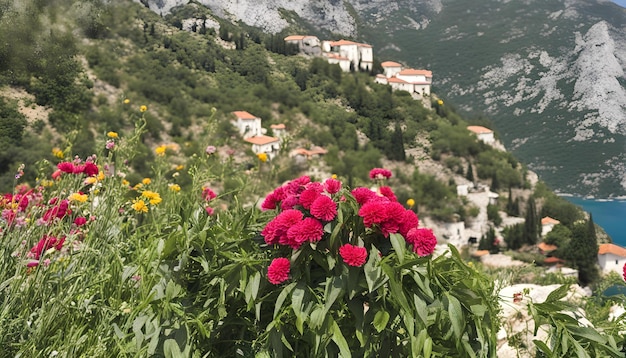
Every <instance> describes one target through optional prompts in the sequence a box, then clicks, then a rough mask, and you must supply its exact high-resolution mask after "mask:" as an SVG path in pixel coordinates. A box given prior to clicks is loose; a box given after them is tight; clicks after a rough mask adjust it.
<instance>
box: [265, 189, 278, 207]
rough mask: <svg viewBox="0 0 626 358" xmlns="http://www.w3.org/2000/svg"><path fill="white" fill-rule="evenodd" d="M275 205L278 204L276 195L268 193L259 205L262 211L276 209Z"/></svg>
mask: <svg viewBox="0 0 626 358" xmlns="http://www.w3.org/2000/svg"><path fill="white" fill-rule="evenodd" d="M276 204H278V198H277V197H276V194H275V193H270V194H269V195H268V196H266V197H265V200H263V203H262V204H261V209H262V210H272V209H276Z"/></svg>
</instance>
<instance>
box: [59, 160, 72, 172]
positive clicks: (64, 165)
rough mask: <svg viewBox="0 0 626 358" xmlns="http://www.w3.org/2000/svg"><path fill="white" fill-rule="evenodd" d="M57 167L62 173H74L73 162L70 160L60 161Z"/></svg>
mask: <svg viewBox="0 0 626 358" xmlns="http://www.w3.org/2000/svg"><path fill="white" fill-rule="evenodd" d="M57 168H58V169H59V170H60V171H62V172H63V173H74V164H73V163H71V162H61V163H59V164H57Z"/></svg>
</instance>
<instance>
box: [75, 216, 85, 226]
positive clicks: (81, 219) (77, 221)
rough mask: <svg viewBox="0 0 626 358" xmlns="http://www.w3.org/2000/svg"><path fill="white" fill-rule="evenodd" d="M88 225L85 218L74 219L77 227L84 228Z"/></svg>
mask: <svg viewBox="0 0 626 358" xmlns="http://www.w3.org/2000/svg"><path fill="white" fill-rule="evenodd" d="M86 223H87V219H86V218H85V217H84V216H79V217H77V218H76V219H74V225H76V226H83V225H85V224H86Z"/></svg>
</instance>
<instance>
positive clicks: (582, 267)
mask: <svg viewBox="0 0 626 358" xmlns="http://www.w3.org/2000/svg"><path fill="white" fill-rule="evenodd" d="M592 225H593V228H592ZM565 259H566V260H568V261H569V263H570V264H571V265H572V266H573V267H574V268H576V269H577V270H578V282H579V283H580V285H581V286H587V285H589V284H591V283H593V282H595V281H597V280H598V278H599V277H600V274H599V271H598V266H597V264H598V241H597V239H596V234H595V224H594V223H593V219H592V218H590V220H589V221H588V222H586V223H575V224H574V226H573V228H572V239H571V240H570V243H569V244H568V245H567V248H566V250H565Z"/></svg>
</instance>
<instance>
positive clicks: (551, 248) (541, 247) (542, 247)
mask: <svg viewBox="0 0 626 358" xmlns="http://www.w3.org/2000/svg"><path fill="white" fill-rule="evenodd" d="M537 248H538V249H539V250H541V251H543V252H550V251H554V250H556V249H558V248H559V247H558V246H556V245H550V244H546V243H545V242H543V241H542V242H541V243H539V244H538V245H537Z"/></svg>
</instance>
